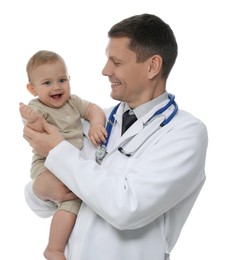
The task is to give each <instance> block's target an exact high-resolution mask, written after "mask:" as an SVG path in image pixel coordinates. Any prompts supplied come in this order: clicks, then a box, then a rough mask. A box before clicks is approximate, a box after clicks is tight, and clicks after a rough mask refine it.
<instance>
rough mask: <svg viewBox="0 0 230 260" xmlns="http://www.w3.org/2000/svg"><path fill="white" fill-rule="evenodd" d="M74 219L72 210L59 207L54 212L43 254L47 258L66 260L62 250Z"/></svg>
mask: <svg viewBox="0 0 230 260" xmlns="http://www.w3.org/2000/svg"><path fill="white" fill-rule="evenodd" d="M75 221H76V215H75V214H74V213H72V212H69V211H66V210H62V209H59V210H57V212H56V213H55V214H54V216H53V219H52V221H51V226H50V236H49V243H48V245H47V248H46V249H45V252H44V256H45V258H46V259H48V260H66V258H65V255H64V251H65V246H66V243H67V241H68V239H69V236H70V234H71V231H72V229H73V227H74V224H75Z"/></svg>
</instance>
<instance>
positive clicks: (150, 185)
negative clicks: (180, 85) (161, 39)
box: [25, 101, 208, 260]
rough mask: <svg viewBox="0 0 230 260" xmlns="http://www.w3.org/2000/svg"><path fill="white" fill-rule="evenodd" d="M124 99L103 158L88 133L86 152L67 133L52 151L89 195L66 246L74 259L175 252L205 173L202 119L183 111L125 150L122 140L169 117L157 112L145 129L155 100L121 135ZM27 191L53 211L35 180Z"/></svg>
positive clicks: (146, 258)
mask: <svg viewBox="0 0 230 260" xmlns="http://www.w3.org/2000/svg"><path fill="white" fill-rule="evenodd" d="M164 104H165V101H164V102H163V103H162V104H160V105H159V106H163V105H164ZM122 105H123V104H122ZM122 105H120V107H119V108H118V111H117V114H116V119H117V121H116V124H115V125H114V127H113V129H112V133H111V137H110V140H109V145H108V151H109V153H108V155H107V156H106V158H105V159H104V161H103V163H102V164H101V165H98V164H97V163H96V162H95V160H94V158H95V151H94V150H93V149H92V145H91V144H90V142H89V141H88V139H86V140H85V146H84V149H83V150H82V151H81V152H79V151H78V150H77V149H76V148H75V147H73V146H72V145H71V144H69V143H68V142H66V141H63V142H62V143H60V144H59V145H58V146H57V147H56V148H54V149H53V150H52V151H51V152H50V153H49V156H48V157H47V160H46V167H47V168H48V169H49V170H50V171H52V172H53V173H54V174H55V175H56V176H57V177H58V178H60V179H61V180H62V181H63V182H64V183H65V184H66V185H67V186H68V187H69V188H70V189H71V190H72V191H73V192H74V193H75V194H77V195H78V196H79V197H80V198H81V199H82V201H83V203H82V206H81V209H80V212H79V214H78V217H77V221H76V224H75V227H74V230H73V232H72V234H71V237H70V239H69V243H68V246H67V247H66V255H67V259H68V260H166V259H169V254H170V252H171V250H172V248H173V247H174V245H175V243H176V241H177V239H178V237H179V234H180V231H181V229H182V227H183V225H184V223H185V221H186V219H187V217H188V215H189V213H190V211H191V209H192V207H193V205H194V202H195V200H196V198H197V196H198V194H199V192H200V190H201V188H202V186H203V183H204V181H205V157H206V149H207V143H208V140H207V139H208V137H207V130H206V127H205V125H204V124H203V123H202V122H201V121H200V120H198V119H196V118H194V117H193V116H192V115H190V114H188V113H187V112H184V111H178V113H177V114H176V116H175V117H174V119H173V120H172V121H171V122H170V123H169V124H167V125H166V126H164V127H163V128H161V129H160V130H158V131H157V132H155V133H154V134H153V135H151V136H150V137H149V139H148V140H147V141H146V142H144V143H143V145H142V146H141V147H140V148H139V149H137V151H136V152H135V153H134V155H133V156H131V157H127V156H125V155H124V154H122V153H121V152H119V151H118V147H119V146H120V144H121V143H123V142H124V141H125V140H129V138H130V137H131V136H134V135H135V134H136V133H137V132H141V133H144V134H143V136H145V135H148V134H149V133H150V132H154V131H155V129H156V128H157V127H158V126H159V124H160V122H161V121H162V120H163V119H162V117H158V118H157V119H156V120H154V121H153V122H152V123H151V124H149V125H148V126H146V127H145V128H144V130H143V131H145V132H143V131H142V129H143V122H146V121H147V119H148V118H150V117H151V115H152V114H154V111H156V110H157V109H158V108H159V106H157V107H155V108H153V109H152V111H150V112H149V113H148V114H146V115H145V116H144V117H143V118H141V119H139V120H138V121H136V122H135V123H134V125H133V126H131V128H130V129H129V130H127V132H126V133H125V134H124V135H123V136H122V137H121V138H120V137H119V136H120V131H121V130H120V129H121V118H122V109H123V108H122ZM85 131H86V132H87V127H86V128H85ZM143 136H142V138H141V139H142V142H143ZM137 139H138V140H136V141H133V142H132V141H130V142H128V144H127V145H126V146H125V145H124V150H130V151H131V150H132V151H134V150H135V148H137V147H139V145H140V140H139V139H140V138H137ZM133 140H134V139H133ZM25 196H26V201H27V203H28V205H29V206H30V207H31V209H32V210H33V211H34V212H35V213H36V214H38V215H39V216H41V217H48V216H50V215H52V214H53V212H54V210H55V208H54V204H53V203H52V202H43V201H41V200H39V199H38V198H37V197H36V196H35V195H34V194H33V192H32V183H29V184H28V185H27V186H26V189H25Z"/></svg>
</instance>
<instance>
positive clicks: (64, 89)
mask: <svg viewBox="0 0 230 260" xmlns="http://www.w3.org/2000/svg"><path fill="white" fill-rule="evenodd" d="M26 71H27V75H28V81H29V83H28V84H27V89H28V91H29V92H30V93H31V94H32V95H33V96H37V97H38V99H39V100H40V101H41V102H42V103H44V104H45V105H47V106H50V107H55V108H59V107H62V106H63V105H64V104H65V103H66V101H67V100H68V98H69V96H70V84H69V74H68V70H67V67H66V64H65V61H64V59H63V58H62V57H61V56H60V55H59V54H57V53H55V52H52V51H47V50H41V51H38V52H36V53H35V54H34V55H33V56H32V57H31V58H30V59H29V61H28V63H27V66H26Z"/></svg>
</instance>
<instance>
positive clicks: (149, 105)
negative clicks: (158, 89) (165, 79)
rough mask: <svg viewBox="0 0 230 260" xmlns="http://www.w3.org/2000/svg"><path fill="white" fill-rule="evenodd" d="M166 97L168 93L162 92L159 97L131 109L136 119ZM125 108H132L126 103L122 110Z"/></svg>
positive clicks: (125, 109)
mask: <svg viewBox="0 0 230 260" xmlns="http://www.w3.org/2000/svg"><path fill="white" fill-rule="evenodd" d="M167 98H168V93H167V92H164V93H163V94H162V95H160V96H159V97H156V98H154V99H152V100H150V101H148V102H146V103H144V104H142V105H140V106H138V107H136V108H134V109H133V112H134V114H135V115H136V117H137V119H138V118H141V117H142V116H143V115H145V114H146V113H148V112H149V111H150V110H151V109H152V108H153V107H154V106H156V105H158V104H160V103H161V102H162V101H164V100H166V99H167ZM127 110H132V109H131V108H130V107H129V105H128V104H127V103H126V104H125V106H124V112H126V111H127Z"/></svg>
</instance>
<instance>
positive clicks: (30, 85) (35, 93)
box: [26, 83, 37, 97]
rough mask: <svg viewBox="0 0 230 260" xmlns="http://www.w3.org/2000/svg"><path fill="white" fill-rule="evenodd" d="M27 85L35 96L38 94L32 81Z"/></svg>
mask: <svg viewBox="0 0 230 260" xmlns="http://www.w3.org/2000/svg"><path fill="white" fill-rule="evenodd" d="M26 87H27V89H28V91H29V92H30V93H31V94H32V95H33V96H34V97H36V96H37V91H36V88H35V86H34V85H33V84H32V83H28V84H27V85H26Z"/></svg>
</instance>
